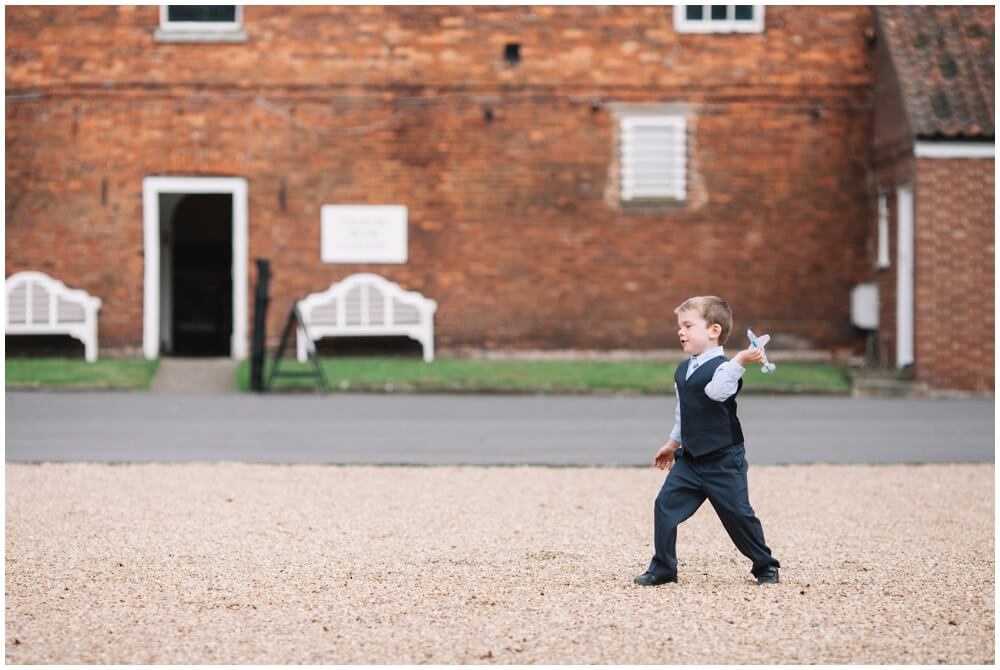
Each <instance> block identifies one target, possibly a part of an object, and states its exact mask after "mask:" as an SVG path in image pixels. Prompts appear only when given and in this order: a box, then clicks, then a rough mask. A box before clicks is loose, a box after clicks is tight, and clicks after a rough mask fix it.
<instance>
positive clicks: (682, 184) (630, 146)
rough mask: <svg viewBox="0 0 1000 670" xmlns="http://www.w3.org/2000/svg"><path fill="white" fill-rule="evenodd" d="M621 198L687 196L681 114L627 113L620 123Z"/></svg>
mask: <svg viewBox="0 0 1000 670" xmlns="http://www.w3.org/2000/svg"><path fill="white" fill-rule="evenodd" d="M619 146H620V151H621V153H620V156H619V158H620V163H621V199H622V200H623V201H628V200H643V199H650V198H652V199H673V200H684V199H686V198H687V122H686V120H685V118H684V117H683V116H626V117H623V118H622V119H621V126H620V142H619Z"/></svg>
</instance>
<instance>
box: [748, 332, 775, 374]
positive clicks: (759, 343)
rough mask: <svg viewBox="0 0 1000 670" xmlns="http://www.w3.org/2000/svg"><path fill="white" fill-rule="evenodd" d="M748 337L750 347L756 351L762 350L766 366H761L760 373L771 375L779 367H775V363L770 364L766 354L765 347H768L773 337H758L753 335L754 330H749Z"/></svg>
mask: <svg viewBox="0 0 1000 670" xmlns="http://www.w3.org/2000/svg"><path fill="white" fill-rule="evenodd" d="M747 337H749V338H750V346H751V347H753V348H754V349H760V353H761V354H763V355H764V365H762V366H761V368H760V371H761V372H763V373H764V374H769V373H771V372H774V371H775V370H776V369H777V367H778V366H777V365H775V364H774V363H768V362H767V354H766V353H764V347H766V346H767V343H768V342H770V341H771V336H770V335H761V336H760V337H757V336H756V335H754V334H753V331H752V330H750V329H749V328H747Z"/></svg>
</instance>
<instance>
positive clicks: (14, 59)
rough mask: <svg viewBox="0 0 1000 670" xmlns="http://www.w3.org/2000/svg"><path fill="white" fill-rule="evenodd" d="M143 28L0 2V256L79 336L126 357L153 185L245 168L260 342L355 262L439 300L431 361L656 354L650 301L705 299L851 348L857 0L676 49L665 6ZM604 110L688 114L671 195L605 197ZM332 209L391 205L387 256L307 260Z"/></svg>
mask: <svg viewBox="0 0 1000 670" xmlns="http://www.w3.org/2000/svg"><path fill="white" fill-rule="evenodd" d="M157 13H158V8H157V7H85V8H81V7H45V8H37V7H10V8H8V11H7V15H6V16H7V95H8V101H7V106H6V109H7V117H6V122H7V181H6V186H7V209H6V214H7V256H6V267H5V269H6V272H7V274H8V275H9V274H11V273H13V272H16V271H18V270H22V269H29V268H30V269H40V270H43V271H47V272H50V273H52V274H54V275H55V276H57V277H58V278H60V279H62V280H64V281H66V282H67V283H68V284H70V285H72V286H77V287H80V288H84V289H86V290H88V291H90V292H91V293H93V294H95V295H98V296H100V297H101V298H102V300H103V301H104V306H103V308H102V311H101V322H100V325H101V344H102V347H110V348H122V347H138V346H140V345H141V342H142V281H143V258H142V254H143V245H142V201H141V194H142V178H143V177H145V176H149V175H225V176H240V177H245V178H247V179H248V181H249V198H250V240H249V242H250V258H251V259H253V258H255V257H268V258H270V259H271V260H272V264H273V267H274V271H275V278H274V282H273V283H272V300H273V302H272V305H273V307H272V311H271V318H270V323H269V331H270V332H271V333H272V338H273V337H276V334H277V332H278V328H279V327H280V321H281V319H282V318H283V316H284V313H285V312H286V310H287V306H288V302H289V301H290V300H291V299H292V298H293V297H295V296H302V295H304V294H305V293H308V292H311V291H316V290H320V289H323V288H325V287H326V286H328V285H329V284H330V282H332V281H335V280H337V279H340V278H342V277H344V276H347V275H348V274H351V273H354V272H359V271H373V272H378V273H380V274H382V275H384V276H386V277H387V278H389V279H390V280H392V281H396V282H399V283H400V284H401V285H402V286H403V287H404V288H408V289H415V290H419V291H421V292H423V293H425V294H426V295H428V296H429V297H432V298H434V299H436V300H437V301H438V303H439V309H438V313H437V318H436V323H435V326H436V335H437V345H438V347H439V348H444V349H447V348H457V347H487V348H566V347H581V348H630V349H646V348H662V347H671V346H674V343H675V337H674V331H675V329H676V324H675V317H674V315H673V314H672V310H673V307H674V306H675V305H677V304H679V303H680V302H681V301H682V300H683V299H684V298H685V297H688V296H690V295H694V294H706V293H717V294H721V295H723V296H725V297H726V298H727V299H728V300H729V301H730V302H731V303H732V304H733V306H734V309H735V313H736V314H735V316H736V330H735V332H736V333H739V332H741V331H742V329H743V328H745V327H746V326H747V325H753V326H754V327H755V328H759V329H760V330H763V331H769V332H772V333H774V335H775V344H776V345H777V346H785V347H790V348H795V347H802V348H805V347H817V348H827V347H829V348H839V347H848V348H853V349H855V350H858V348H859V347H860V346H861V341H860V340H859V336H858V334H857V333H856V332H855V331H854V329H853V328H852V327H851V326H850V323H849V292H850V289H851V287H852V286H853V285H854V284H855V283H857V282H858V281H860V280H862V279H863V278H864V277H866V276H867V273H868V272H869V265H868V264H867V262H866V258H865V251H864V250H865V245H866V243H868V236H869V227H870V212H871V209H872V205H871V202H872V200H871V197H870V185H869V179H868V172H869V168H868V166H869V164H870V137H871V134H872V128H871V101H870V86H871V77H870V63H869V55H868V50H867V48H866V46H865V44H866V43H865V31H866V29H867V30H870V27H871V26H870V24H871V21H872V18H871V13H870V11H869V10H868V9H867V8H865V7H840V8H837V7H829V8H823V7H813V8H797V7H768V8H767V17H766V22H767V29H766V32H765V33H764V34H762V35H678V34H675V32H674V30H673V27H672V19H671V8H669V7H612V8H602V7H559V8H545V7H535V8H530V7H508V8H461V7H433V8H418V7H367V8H359V7H300V8H289V7H259V6H252V7H248V8H247V9H246V18H245V25H246V29H247V32H248V35H249V39H248V41H247V42H246V43H245V44H211V45H205V44H160V43H156V42H155V41H154V40H153V37H152V34H153V31H154V29H155V27H156V25H157V21H158V16H157ZM511 41H516V42H519V43H521V45H522V62H521V64H520V65H518V66H517V67H510V66H508V65H506V64H504V62H503V58H502V51H503V45H504V43H506V42H511ZM617 102H630V103H636V102H647V103H681V104H686V105H689V106H690V108H691V112H690V115H689V118H688V122H689V146H688V161H689V162H688V169H689V175H688V190H689V201H688V202H687V203H685V204H683V205H681V206H660V207H657V208H646V209H635V208H624V207H622V206H621V205H620V203H618V201H617V199H616V198H615V197H614V193H615V190H616V183H615V171H614V164H615V162H614V161H615V151H616V148H615V141H616V122H615V119H614V117H613V115H612V113H611V111H610V106H609V103H617ZM595 103H596V104H595ZM487 107H488V108H490V109H492V110H493V111H494V119H493V121H492V122H488V121H486V120H485V118H484V111H485V109H486V108H487ZM278 110H283V111H278ZM282 185H283V186H284V193H285V200H284V206H282V205H281V203H280V200H279V192H280V191H281V190H282ZM336 203H355V204H365V203H367V204H405V205H407V206H408V208H409V220H410V227H409V260H408V262H407V263H406V264H405V265H329V264H324V263H322V262H321V261H320V258H319V243H320V225H319V210H320V207H321V206H322V205H323V204H336ZM251 295H252V291H251ZM250 311H252V310H250ZM250 316H251V317H252V314H251V315H250ZM742 339H743V338H742V337H738V336H737V337H735V338H734V340H733V345H734V346H735V345H736V344H740V343H742Z"/></svg>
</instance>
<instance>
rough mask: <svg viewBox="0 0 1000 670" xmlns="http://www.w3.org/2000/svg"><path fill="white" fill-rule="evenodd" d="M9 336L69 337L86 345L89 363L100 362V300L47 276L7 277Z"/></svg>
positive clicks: (23, 274) (36, 274)
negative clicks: (98, 319) (98, 315)
mask: <svg viewBox="0 0 1000 670" xmlns="http://www.w3.org/2000/svg"><path fill="white" fill-rule="evenodd" d="M6 288H7V316H6V323H5V328H6V334H7V335H69V336H70V337H75V338H76V339H78V340H80V341H81V342H83V350H84V355H85V357H86V359H87V361H88V362H91V363H92V362H94V361H96V360H97V310H99V309H100V308H101V300H100V298H95V297H94V296H92V295H90V294H89V293H87V292H86V291H82V290H80V289H71V288H67V286H66V285H65V284H63V283H62V282H61V281H59V280H58V279H53V278H52V277H50V276H48V275H47V274H45V273H44V272H18V273H17V274H13V275H11V276H10V277H7V281H6Z"/></svg>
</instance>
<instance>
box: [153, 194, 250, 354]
mask: <svg viewBox="0 0 1000 670" xmlns="http://www.w3.org/2000/svg"><path fill="white" fill-rule="evenodd" d="M160 197H161V212H162V213H163V214H166V216H165V217H161V219H160V221H161V226H162V230H161V249H163V250H164V251H165V253H164V257H163V263H162V265H161V267H162V269H163V276H162V277H161V281H162V285H163V286H164V288H165V289H166V290H165V291H164V293H165V295H164V296H163V298H165V300H164V304H163V308H164V312H165V313H164V316H166V317H167V319H166V323H162V324H161V328H162V330H163V332H162V337H161V341H162V351H164V352H165V353H167V354H171V355H174V356H229V355H230V349H231V341H232V334H233V275H232V268H233V197H232V195H230V194H228V193H225V194H219V193H198V194H166V193H165V194H162V195H161V196H160ZM163 210H166V211H163Z"/></svg>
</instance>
